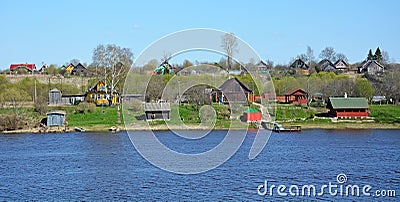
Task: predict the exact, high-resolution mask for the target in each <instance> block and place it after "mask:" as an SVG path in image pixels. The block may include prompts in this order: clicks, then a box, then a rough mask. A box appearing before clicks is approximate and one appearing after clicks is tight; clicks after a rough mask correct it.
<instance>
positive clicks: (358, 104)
mask: <svg viewBox="0 0 400 202" xmlns="http://www.w3.org/2000/svg"><path fill="white" fill-rule="evenodd" d="M329 102H330V105H331V106H332V108H333V109H368V108H369V106H368V102H367V99H365V98H363V97H350V98H344V97H340V98H339V97H332V98H329Z"/></svg>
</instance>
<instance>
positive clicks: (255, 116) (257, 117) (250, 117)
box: [243, 112, 261, 122]
mask: <svg viewBox="0 0 400 202" xmlns="http://www.w3.org/2000/svg"><path fill="white" fill-rule="evenodd" d="M243 116H244V119H245V121H247V122H252V121H261V112H252V113H244V114H243Z"/></svg>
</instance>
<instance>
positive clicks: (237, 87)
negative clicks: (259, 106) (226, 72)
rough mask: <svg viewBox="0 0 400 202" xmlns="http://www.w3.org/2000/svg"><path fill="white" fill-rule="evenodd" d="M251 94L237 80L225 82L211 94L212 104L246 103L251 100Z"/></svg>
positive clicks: (232, 79)
mask: <svg viewBox="0 0 400 202" xmlns="http://www.w3.org/2000/svg"><path fill="white" fill-rule="evenodd" d="M252 94H253V92H252V91H251V90H250V89H249V88H248V87H247V86H246V85H244V84H243V83H242V82H240V81H239V80H238V79H237V78H231V79H228V80H227V81H225V82H224V83H223V84H222V85H221V86H220V87H219V88H218V89H215V90H213V91H212V92H211V96H212V100H213V102H221V103H247V101H254V100H250V99H251V98H253V96H252Z"/></svg>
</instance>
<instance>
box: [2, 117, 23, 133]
mask: <svg viewBox="0 0 400 202" xmlns="http://www.w3.org/2000/svg"><path fill="white" fill-rule="evenodd" d="M23 126H24V119H23V117H20V116H18V115H16V114H5V115H2V116H0V131H4V130H16V129H21V128H23Z"/></svg>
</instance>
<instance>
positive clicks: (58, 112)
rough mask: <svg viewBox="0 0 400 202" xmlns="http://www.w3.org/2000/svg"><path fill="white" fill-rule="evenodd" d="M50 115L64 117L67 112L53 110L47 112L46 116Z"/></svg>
mask: <svg viewBox="0 0 400 202" xmlns="http://www.w3.org/2000/svg"><path fill="white" fill-rule="evenodd" d="M50 114H62V115H64V116H65V115H66V114H67V112H66V111H63V110H54V111H49V112H47V115H50Z"/></svg>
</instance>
